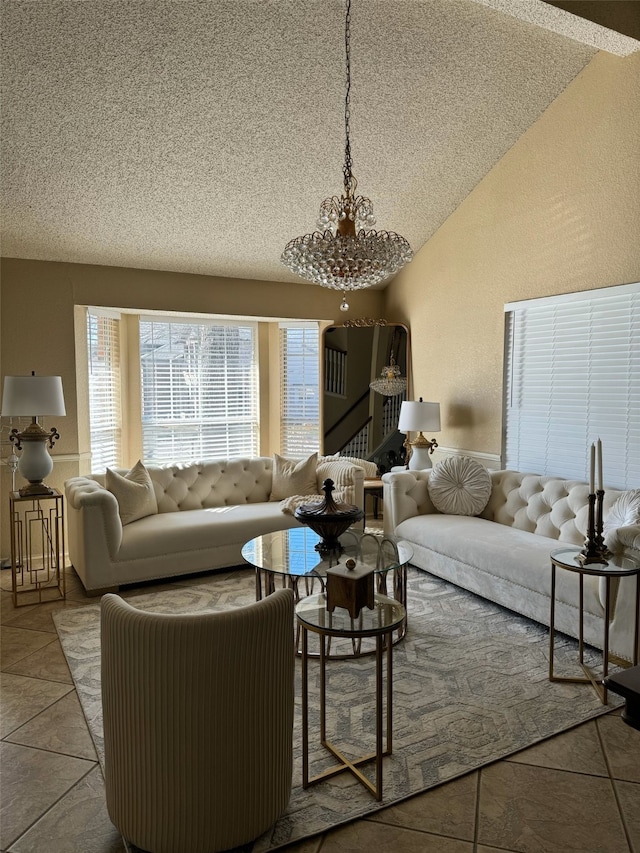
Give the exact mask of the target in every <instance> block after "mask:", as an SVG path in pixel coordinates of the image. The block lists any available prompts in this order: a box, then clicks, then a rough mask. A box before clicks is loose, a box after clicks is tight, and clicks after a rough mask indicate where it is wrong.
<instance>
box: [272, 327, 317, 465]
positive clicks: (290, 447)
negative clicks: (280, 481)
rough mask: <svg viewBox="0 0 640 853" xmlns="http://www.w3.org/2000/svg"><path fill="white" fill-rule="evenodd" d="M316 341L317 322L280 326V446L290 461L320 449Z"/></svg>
mask: <svg viewBox="0 0 640 853" xmlns="http://www.w3.org/2000/svg"><path fill="white" fill-rule="evenodd" d="M319 338H320V335H319V330H318V324H317V323H313V324H310V323H304V324H303V323H287V324H285V323H281V324H280V359H281V368H282V370H281V374H282V393H281V412H280V447H281V452H282V453H283V454H288V455H290V456H293V457H294V458H295V457H298V456H303V455H304V454H306V453H313V452H314V451H316V450H318V447H319V446H320V444H319V442H320V436H319V433H320V425H319V418H320V414H319V413H320V403H319V400H320V388H319V369H318V367H319V361H318V359H319Z"/></svg>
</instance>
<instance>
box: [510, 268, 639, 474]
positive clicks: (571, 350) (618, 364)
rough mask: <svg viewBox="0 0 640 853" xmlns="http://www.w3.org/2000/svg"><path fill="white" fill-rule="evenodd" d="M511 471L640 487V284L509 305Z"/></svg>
mask: <svg viewBox="0 0 640 853" xmlns="http://www.w3.org/2000/svg"><path fill="white" fill-rule="evenodd" d="M505 311H506V312H507V313H506V334H505V371H506V375H505V380H506V381H505V401H504V425H505V464H506V467H507V468H513V469H516V470H519V471H532V472H535V473H541V474H552V475H558V476H562V477H567V478H568V479H579V480H586V479H588V476H589V449H590V446H591V443H592V442H593V441H595V440H596V439H597V438H598V437H599V438H601V439H602V442H603V460H604V480H605V486H608V487H610V488H638V487H640V285H639V284H632V285H623V286H620V287H610V288H604V289H602V290H596V291H586V292H583V293H579V294H567V295H566V296H559V297H550V298H547V299H540V300H530V301H528V302H521V303H514V304H511V305H507V306H505Z"/></svg>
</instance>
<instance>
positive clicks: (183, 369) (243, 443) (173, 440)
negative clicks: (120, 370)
mask: <svg viewBox="0 0 640 853" xmlns="http://www.w3.org/2000/svg"><path fill="white" fill-rule="evenodd" d="M140 370H141V385H142V441H143V452H144V459H145V461H148V462H155V463H164V462H173V461H175V460H177V459H179V460H189V459H191V460H197V459H207V458H233V457H238V456H255V455H257V453H258V435H259V430H258V381H257V379H258V368H257V354H256V326H255V324H254V323H250V322H245V323H242V324H234V323H226V322H222V321H214V322H206V321H198V322H188V321H184V322H183V321H181V320H179V319H173V318H172V319H171V320H164V319H159V318H141V319H140Z"/></svg>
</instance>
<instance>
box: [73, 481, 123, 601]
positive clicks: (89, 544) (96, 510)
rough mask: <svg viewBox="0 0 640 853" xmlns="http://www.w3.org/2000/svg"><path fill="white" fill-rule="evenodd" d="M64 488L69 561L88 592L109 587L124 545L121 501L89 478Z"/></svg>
mask: <svg viewBox="0 0 640 853" xmlns="http://www.w3.org/2000/svg"><path fill="white" fill-rule="evenodd" d="M64 485H65V497H66V500H67V528H68V541H69V558H70V560H71V562H72V564H73V566H74V568H75V569H76V571H77V573H78V575H79V576H80V578H81V579H82V581H83V583H84V585H85V587H86V588H87V589H96V588H99V587H100V586H103V587H104V586H108V585H109V583H110V580H109V577H108V570H109V566H110V564H111V562H112V561H113V559H114V558H115V557H116V555H117V554H118V551H119V550H120V545H121V544H122V522H121V521H120V515H119V512H118V501H117V499H116V497H115V495H113V494H112V493H111V492H110V491H108V490H107V489H105V488H104V486H101V485H100V484H99V483H97V482H96V481H95V480H92V479H90V478H89V477H72V478H71V479H70V480H67V481H66V483H65V484H64ZM96 574H97V577H96ZM98 580H99V582H93V581H98Z"/></svg>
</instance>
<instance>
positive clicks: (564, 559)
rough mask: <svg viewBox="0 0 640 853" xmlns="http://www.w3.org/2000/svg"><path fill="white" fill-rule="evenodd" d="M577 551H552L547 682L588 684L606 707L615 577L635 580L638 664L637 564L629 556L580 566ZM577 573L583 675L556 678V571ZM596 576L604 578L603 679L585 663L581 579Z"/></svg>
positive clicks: (639, 597) (635, 660)
mask: <svg viewBox="0 0 640 853" xmlns="http://www.w3.org/2000/svg"><path fill="white" fill-rule="evenodd" d="M579 554H580V548H577V547H575V546H574V547H566V548H558V549H557V550H556V551H552V552H551V613H550V617H549V681H564V682H573V683H577V684H591V686H592V687H593V689H594V690H595V692H596V693H597V695H598V697H599V699H600V701H601V702H602V704H603V705H606V704H607V685H606V682H605V679H606V678H607V676H608V674H609V663H610V662H611V656H610V654H609V626H610V621H611V620H610V617H611V581H612V580H613V579H615V578H621V577H628V576H633V575H635V577H636V601H635V625H634V640H633V665H634V666H635V665H637V664H638V639H639V631H640V561H638V560H634V559H632V558H630V557H621V558H619V559H618V564H615V563H587V564H586V565H585V564H583V563H581V562H580V561H579V560H578V559H577V557H578V555H579ZM557 568H560V569H564V570H566V571H569V572H576V573H577V574H578V575H579V581H580V593H579V594H580V599H579V617H578V618H579V620H580V624H579V626H578V663H579V664H580V667H581V668H582V671H583V672H584V677H582V676H575V677H572V676H559V675H555V673H554V661H553V659H554V643H555V607H556V569H557ZM585 575H595V576H597V577H600V578H603V579H604V581H605V584H604V587H605V592H604V629H603V644H602V678H598V677H597V676H596V674H595V673H594V672H593V670H592V669H591V668H590V667H588V666H587V665H586V664H585V662H584V577H585Z"/></svg>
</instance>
